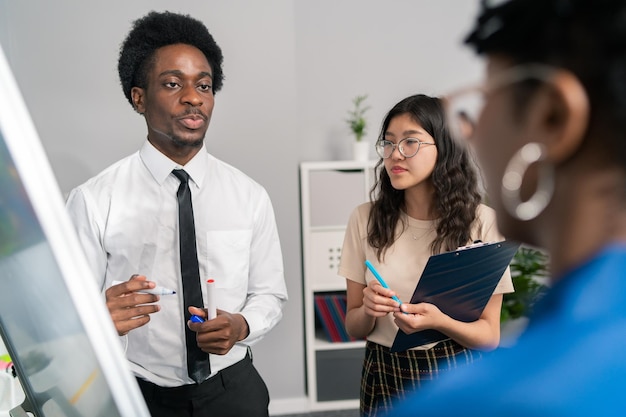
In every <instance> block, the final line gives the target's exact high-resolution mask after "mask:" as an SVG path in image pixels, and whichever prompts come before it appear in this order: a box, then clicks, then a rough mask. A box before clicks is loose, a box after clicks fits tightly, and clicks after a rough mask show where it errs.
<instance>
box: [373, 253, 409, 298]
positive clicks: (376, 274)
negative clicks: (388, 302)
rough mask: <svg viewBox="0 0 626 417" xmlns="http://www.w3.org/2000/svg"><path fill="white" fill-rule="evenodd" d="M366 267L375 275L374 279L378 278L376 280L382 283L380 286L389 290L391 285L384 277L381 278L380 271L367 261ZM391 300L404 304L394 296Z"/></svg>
mask: <svg viewBox="0 0 626 417" xmlns="http://www.w3.org/2000/svg"><path fill="white" fill-rule="evenodd" d="M365 266H366V267H367V268H368V269H369V270H370V271H372V274H374V278H376V280H378V282H379V283H380V285H382V286H383V288H387V289H389V285H387V283H386V282H385V280H384V279H383V277H381V276H380V274H379V273H378V271H377V270H376V268H374V265H372V264H371V263H370V261H367V260H366V261H365ZM391 298H393V299H394V300H395V301H397V302H398V304H402V301H400V299H399V298H398V297H397V296H395V295H394V296H392V297H391Z"/></svg>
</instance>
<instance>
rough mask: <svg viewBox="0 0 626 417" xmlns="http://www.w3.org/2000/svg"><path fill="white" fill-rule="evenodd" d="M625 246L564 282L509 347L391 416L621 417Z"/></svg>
mask: <svg viewBox="0 0 626 417" xmlns="http://www.w3.org/2000/svg"><path fill="white" fill-rule="evenodd" d="M625 388H626V246H625V245H613V246H609V247H607V248H606V249H605V250H603V251H602V252H601V253H599V254H598V255H597V256H596V257H595V258H594V259H592V260H590V261H588V262H587V263H585V264H584V265H582V266H580V267H578V268H577V269H575V270H573V271H571V272H569V273H568V274H566V275H565V276H563V277H562V278H561V279H560V280H558V282H557V283H556V284H555V285H554V286H553V287H552V288H551V289H550V291H549V292H548V293H547V294H546V296H545V297H544V298H543V299H542V301H541V302H540V303H539V304H538V305H537V308H536V309H535V314H534V315H533V317H531V320H530V324H529V326H528V328H527V329H526V331H525V332H524V334H522V335H521V337H520V338H519V339H518V341H517V343H516V344H515V346H513V347H511V348H501V349H498V350H496V351H495V352H493V353H492V354H491V355H490V356H488V357H487V358H485V360H483V361H481V362H478V363H476V364H474V365H472V366H470V367H468V368H464V369H461V370H458V371H455V372H454V373H453V374H450V375H449V376H448V377H444V378H442V379H440V380H439V381H435V382H433V384H432V385H430V386H428V387H426V388H422V389H421V390H419V391H417V392H415V394H413V396H412V397H409V398H408V399H407V400H405V401H402V402H400V403H399V404H397V406H396V407H395V408H394V409H393V411H392V412H390V413H389V414H388V415H389V416H411V415H419V416H465V417H468V416H499V417H500V416H506V417H514V416H524V417H528V416H551V417H552V416H568V417H572V416H574V417H575V416H585V417H589V416H596V415H601V416H624V415H626V401H625V400H624V399H623V391H624V389H625Z"/></svg>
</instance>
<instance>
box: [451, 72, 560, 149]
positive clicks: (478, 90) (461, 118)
mask: <svg viewBox="0 0 626 417" xmlns="http://www.w3.org/2000/svg"><path fill="white" fill-rule="evenodd" d="M555 71H556V69H555V68H553V67H550V66H548V65H542V64H524V65H518V66H515V67H512V68H510V69H508V70H505V71H503V72H502V73H500V74H497V75H496V76H495V77H493V78H492V79H491V80H490V82H489V83H488V84H479V85H474V86H470V87H466V88H463V89H460V90H457V91H455V92H453V93H451V94H448V95H446V96H444V97H443V102H444V108H445V110H446V120H447V123H448V127H449V129H450V134H451V135H452V137H453V138H454V139H456V140H458V141H460V142H464V141H466V140H468V139H470V138H471V137H472V135H473V133H474V127H475V125H476V123H477V122H478V119H479V118H480V115H481V114H482V112H483V109H484V107H485V104H486V102H487V96H488V95H489V93H493V92H494V91H496V90H498V89H500V88H504V87H507V86H509V85H512V84H516V83H519V82H523V81H528V80H538V81H541V82H546V83H548V82H550V80H551V79H552V77H553V75H554V73H555Z"/></svg>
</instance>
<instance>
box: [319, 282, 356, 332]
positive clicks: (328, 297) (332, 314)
mask: <svg viewBox="0 0 626 417" xmlns="http://www.w3.org/2000/svg"><path fill="white" fill-rule="evenodd" d="M314 300H315V314H316V315H317V318H318V320H319V322H320V323H321V325H322V328H323V329H324V332H325V333H326V336H327V337H328V340H329V341H330V342H335V343H336V342H352V341H355V340H358V339H356V338H354V337H351V336H350V335H349V334H348V332H347V331H346V327H345V320H346V306H347V303H346V294H345V293H323V294H315V295H314Z"/></svg>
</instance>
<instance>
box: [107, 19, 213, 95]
mask: <svg viewBox="0 0 626 417" xmlns="http://www.w3.org/2000/svg"><path fill="white" fill-rule="evenodd" d="M178 43H182V44H187V45H191V46H194V47H196V48H198V49H199V50H200V51H202V53H203V54H204V55H205V56H206V59H207V61H208V62H209V65H211V69H212V70H213V93H216V92H218V91H219V90H220V89H221V88H222V83H223V80H224V74H223V73H222V61H223V56H222V50H221V49H220V47H219V46H218V45H217V43H216V42H215V40H214V39H213V36H211V34H210V33H209V31H208V29H207V28H206V26H204V24H203V23H202V22H200V21H199V20H197V19H194V18H192V17H190V16H189V15H182V14H177V13H172V12H168V11H165V12H162V13H159V12H154V11H152V12H150V13H148V14H147V15H145V16H144V17H142V18H139V19H137V20H135V21H134V22H133V27H132V29H131V31H130V32H129V34H128V36H127V37H126V39H125V40H124V42H123V43H122V46H121V48H120V56H119V61H118V64H117V70H118V72H119V76H120V82H121V83H122V89H123V90H124V95H125V96H126V98H127V99H128V102H129V103H130V104H131V105H133V100H132V97H131V89H132V88H133V87H140V88H145V87H146V84H147V76H148V71H149V69H150V66H151V64H152V58H153V57H154V53H155V52H156V50H157V49H159V48H161V47H164V46H168V45H174V44H178Z"/></svg>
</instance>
